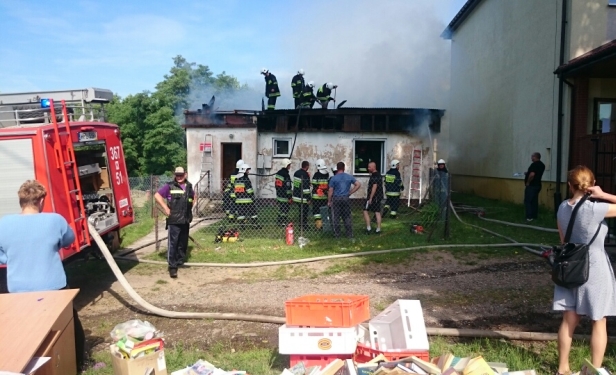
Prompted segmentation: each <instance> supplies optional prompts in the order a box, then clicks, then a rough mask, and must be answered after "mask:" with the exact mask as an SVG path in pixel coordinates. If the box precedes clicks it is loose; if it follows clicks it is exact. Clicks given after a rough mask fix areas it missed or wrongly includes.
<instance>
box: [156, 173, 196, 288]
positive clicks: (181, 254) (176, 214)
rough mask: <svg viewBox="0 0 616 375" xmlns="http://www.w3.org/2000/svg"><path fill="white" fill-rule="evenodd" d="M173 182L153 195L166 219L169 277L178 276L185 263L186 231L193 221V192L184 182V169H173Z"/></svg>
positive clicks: (186, 182)
mask: <svg viewBox="0 0 616 375" xmlns="http://www.w3.org/2000/svg"><path fill="white" fill-rule="evenodd" d="M174 174H175V178H174V180H173V181H171V182H169V183H167V184H165V185H163V186H162V187H161V188H160V189H159V190H158V191H157V192H156V194H155V195H154V198H155V199H156V202H157V203H158V204H159V205H160V206H161V207H162V208H163V210H164V211H165V214H166V215H167V216H168V217H167V229H168V231H169V233H168V240H167V241H168V242H167V263H168V264H169V276H170V277H172V278H176V277H177V276H178V267H179V266H181V265H183V264H184V262H186V251H187V249H188V230H189V227H190V222H191V221H192V219H193V216H192V207H193V200H194V199H195V191H194V190H193V187H192V184H191V183H190V182H188V181H187V180H186V172H185V171H184V168H182V167H177V168H176V169H175V172H174Z"/></svg>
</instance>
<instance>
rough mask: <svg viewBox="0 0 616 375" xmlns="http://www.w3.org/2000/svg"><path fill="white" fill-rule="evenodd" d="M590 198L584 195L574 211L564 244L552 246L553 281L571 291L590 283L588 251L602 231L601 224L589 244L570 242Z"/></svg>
mask: <svg viewBox="0 0 616 375" xmlns="http://www.w3.org/2000/svg"><path fill="white" fill-rule="evenodd" d="M588 197H589V194H584V197H582V199H580V201H579V202H578V204H577V205H576V206H575V208H574V209H573V212H572V213H571V219H569V225H568V226H567V232H566V233H565V238H564V244H561V245H557V246H552V254H553V256H554V261H553V263H552V281H553V282H554V284H556V285H559V286H562V287H565V288H569V289H571V288H577V287H579V286H582V285H584V284H585V283H586V282H587V281H588V273H589V264H590V261H589V256H588V250H589V248H590V245H592V243H593V242H594V241H595V239H596V238H597V235H598V234H599V231H600V230H601V223H599V228H597V231H596V232H595V235H594V236H593V238H592V239H591V240H590V242H589V243H588V244H584V243H573V242H569V239H570V238H571V232H572V231H573V224H574V222H575V216H576V214H577V212H578V210H579V209H580V207H581V206H582V204H583V203H584V202H585V201H586V199H588Z"/></svg>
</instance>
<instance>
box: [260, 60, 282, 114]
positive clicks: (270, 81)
mask: <svg viewBox="0 0 616 375" xmlns="http://www.w3.org/2000/svg"><path fill="white" fill-rule="evenodd" d="M261 74H263V75H264V76H265V96H267V110H268V111H271V110H274V109H276V99H277V98H278V97H279V96H280V89H279V88H278V81H277V80H276V76H275V75H273V74H272V73H270V71H269V70H267V69H265V68H263V69H262V70H261Z"/></svg>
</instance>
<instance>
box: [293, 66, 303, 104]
mask: <svg viewBox="0 0 616 375" xmlns="http://www.w3.org/2000/svg"><path fill="white" fill-rule="evenodd" d="M304 86H305V84H304V69H300V70H298V71H297V74H296V75H294V76H293V78H292V79H291V90H293V99H294V100H295V109H297V107H299V106H300V105H301V104H302V95H303V94H304Z"/></svg>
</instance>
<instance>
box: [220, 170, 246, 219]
mask: <svg viewBox="0 0 616 375" xmlns="http://www.w3.org/2000/svg"><path fill="white" fill-rule="evenodd" d="M242 165H244V160H242V159H240V160H238V161H237V163H235V170H234V171H233V174H231V176H229V181H227V186H225V190H224V192H223V196H222V199H223V201H222V203H223V206H224V209H225V213H226V214H227V218H229V219H230V220H233V219H235V192H234V191H233V182H235V177H236V176H237V174H238V173H239V171H240V167H241V166H242Z"/></svg>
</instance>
